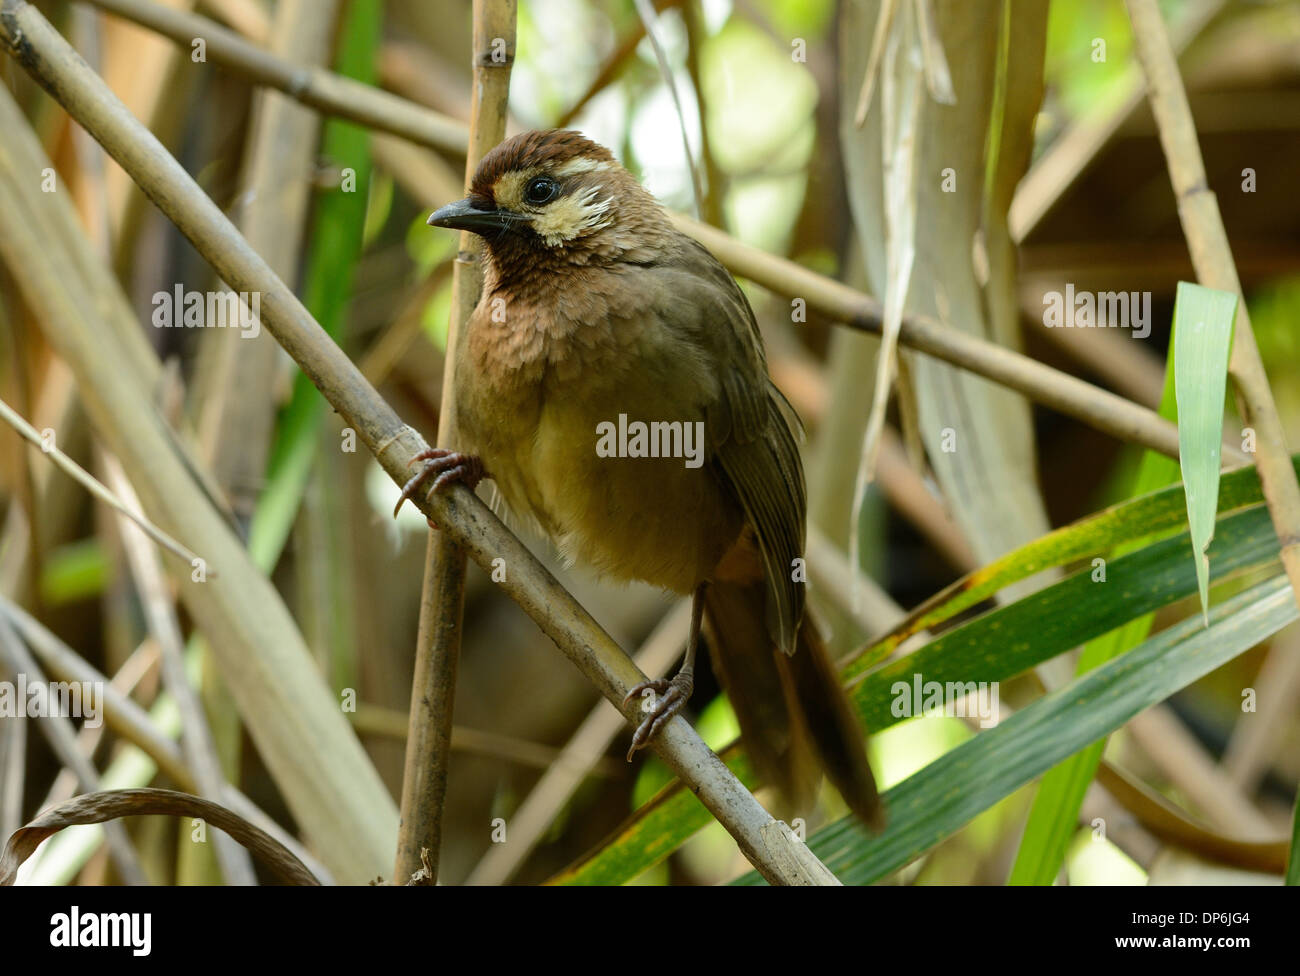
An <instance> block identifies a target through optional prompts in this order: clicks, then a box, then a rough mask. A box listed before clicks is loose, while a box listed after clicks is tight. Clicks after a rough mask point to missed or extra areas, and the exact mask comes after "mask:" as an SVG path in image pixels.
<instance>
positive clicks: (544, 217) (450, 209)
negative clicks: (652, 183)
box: [428, 129, 668, 264]
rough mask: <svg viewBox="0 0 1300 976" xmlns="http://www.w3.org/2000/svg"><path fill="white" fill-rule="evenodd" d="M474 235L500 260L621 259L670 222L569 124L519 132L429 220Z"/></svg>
mask: <svg viewBox="0 0 1300 976" xmlns="http://www.w3.org/2000/svg"><path fill="white" fill-rule="evenodd" d="M428 222H429V224H430V225H432V226H434V227H449V228H453V229H456V230H468V231H472V232H473V233H475V234H478V235H480V236H481V237H482V238H483V239H484V241H485V242H486V243H487V245H488V249H489V251H490V252H491V253H492V255H493V257H494V258H496V259H497V260H498V261H500V259H502V258H507V257H514V258H531V259H534V260H538V261H541V260H542V259H546V260H545V263H547V264H553V263H555V262H556V261H557V260H558V261H565V262H575V263H589V262H591V261H595V260H601V259H607V260H619V259H621V258H624V257H625V256H626V255H627V254H628V252H630V251H634V250H637V249H638V248H643V247H645V246H646V245H647V244H649V243H651V239H652V238H654V236H655V235H656V234H657V233H659V232H662V231H663V230H664V229H666V228H667V226H668V224H667V221H666V218H665V217H664V214H663V211H662V209H661V208H660V207H659V205H658V203H657V202H656V201H655V199H654V197H652V196H651V195H650V194H649V193H648V192H647V191H646V190H645V189H644V188H643V187H642V186H641V185H640V184H639V183H638V182H637V181H636V180H635V179H634V178H633V177H632V175H631V174H630V173H628V172H627V170H625V169H624V168H623V167H622V166H621V165H619V163H618V161H617V160H616V159H615V158H614V156H613V154H611V153H610V151H609V150H608V149H606V148H605V147H604V146H601V145H598V144H597V143H594V142H592V141H591V140H590V139H586V138H584V137H583V136H581V135H579V134H578V133H577V132H574V131H571V130H567V129H550V130H545V131H534V132H523V133H520V134H519V135H517V136H513V137H512V138H510V139H507V140H506V141H505V142H503V143H501V145H499V146H497V147H496V148H495V149H493V150H492V151H491V152H490V153H488V154H487V155H486V156H484V157H483V161H482V162H481V163H480V164H479V167H478V170H477V172H475V174H474V180H473V182H472V184H471V186H470V193H469V196H467V197H466V198H465V199H464V200H458V201H456V202H455V203H450V204H448V205H447V206H445V207H443V208H441V209H440V210H436V211H434V213H433V214H432V215H431V216H430V217H429V221H428Z"/></svg>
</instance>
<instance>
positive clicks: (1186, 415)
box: [1174, 281, 1237, 621]
mask: <svg viewBox="0 0 1300 976" xmlns="http://www.w3.org/2000/svg"><path fill="white" fill-rule="evenodd" d="M1236 317H1237V296H1236V295H1234V294H1233V293H1232V292H1227V291H1215V290H1214V289H1212V288H1202V287H1201V286H1200V285H1193V284H1189V283H1188V282H1186V281H1180V282H1179V283H1178V296H1177V298H1176V300H1175V302H1174V388H1175V390H1176V391H1177V395H1178V460H1179V464H1180V465H1181V467H1182V471H1183V489H1184V491H1185V492H1186V494H1187V520H1188V524H1189V525H1191V527H1192V541H1193V543H1194V544H1195V549H1196V556H1195V558H1196V573H1197V579H1198V580H1199V582H1200V591H1201V616H1202V617H1203V618H1204V619H1205V620H1207V621H1208V620H1209V616H1208V614H1209V606H1210V582H1209V575H1210V574H1209V565H1210V557H1209V556H1208V555H1207V554H1206V551H1205V550H1206V549H1208V548H1209V546H1210V540H1211V539H1213V538H1214V513H1215V505H1216V503H1217V501H1218V497H1219V453H1220V444H1221V442H1222V440H1223V397H1224V393H1225V392H1226V388H1227V382H1228V355H1229V353H1230V352H1231V350H1232V323H1233V322H1234V321H1235V319H1236Z"/></svg>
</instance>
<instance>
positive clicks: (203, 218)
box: [0, 0, 836, 884]
mask: <svg viewBox="0 0 1300 976" xmlns="http://www.w3.org/2000/svg"><path fill="white" fill-rule="evenodd" d="M0 42H3V44H4V46H5V47H6V49H7V50H8V51H9V52H10V53H11V54H13V55H14V56H15V57H16V59H17V60H18V62H19V64H20V65H21V66H22V67H23V68H24V69H25V70H26V71H28V72H29V73H30V74H31V75H32V76H33V77H34V78H36V79H37V80H38V81H39V82H40V83H41V84H42V85H43V86H44V87H45V88H46V90H47V91H49V92H50V93H51V94H53V95H54V96H55V97H56V98H57V99H58V101H59V102H60V104H62V105H63V107H64V108H65V109H66V110H67V111H68V113H69V114H70V115H71V116H72V117H73V118H75V119H76V120H77V121H78V122H79V123H81V124H82V125H83V126H84V127H85V128H86V129H87V130H88V131H89V132H90V133H91V134H92V135H93V136H94V137H95V139H96V140H97V141H98V142H99V143H100V145H102V146H104V148H105V149H107V150H108V152H109V154H110V155H111V156H113V158H114V159H116V160H117V162H118V163H119V164H120V165H121V166H122V168H123V169H125V170H126V171H127V173H128V174H130V176H131V178H132V179H134V180H135V181H136V182H137V183H139V184H140V186H141V188H142V189H144V190H145V192H146V193H147V194H148V195H149V197H150V198H151V199H152V200H153V201H154V203H156V204H157V205H158V207H159V208H160V209H161V210H162V211H163V213H164V214H165V215H166V216H167V217H168V218H169V219H170V220H171V221H172V222H173V223H174V224H175V225H176V226H177V228H179V229H180V230H181V232H182V233H184V234H185V236H186V237H187V238H189V240H190V241H191V242H192V243H193V244H194V246H195V248H196V249H197V250H198V251H199V253H200V254H202V255H203V257H204V258H205V259H206V260H207V261H208V262H209V263H210V264H212V266H213V267H214V269H215V270H216V271H217V273H218V274H219V275H221V277H222V278H223V279H224V280H225V281H227V282H229V283H230V284H231V285H232V286H233V287H234V288H235V289H236V290H237V291H245V292H249V293H252V292H257V293H259V294H260V295H261V296H262V303H261V309H262V319H261V321H262V325H263V326H265V327H266V328H267V329H268V330H269V331H270V332H271V333H272V335H274V336H275V337H276V339H277V340H278V341H279V342H280V344H281V346H283V347H284V349H285V351H286V352H288V353H289V354H290V355H291V356H292V357H293V358H294V359H295V360H296V361H297V362H298V365H299V366H300V367H301V368H302V370H303V372H304V373H306V374H307V376H308V377H310V378H311V380H312V382H313V383H314V384H315V385H316V386H317V387H318V388H319V389H320V390H321V392H322V393H323V394H324V395H325V397H326V399H328V400H329V401H330V403H331V404H332V405H333V406H334V407H335V408H336V409H337V410H338V411H339V413H340V414H341V415H342V416H343V418H344V419H345V421H347V422H348V423H349V424H350V425H351V426H352V427H353V428H354V429H355V430H356V431H357V434H358V439H359V440H360V441H361V442H362V443H363V444H364V445H365V446H366V448H367V449H368V450H369V451H370V452H371V453H372V454H374V456H375V458H376V459H377V460H378V461H379V463H380V465H381V466H382V467H383V468H384V470H385V472H386V473H387V474H388V475H389V477H390V478H392V479H393V481H394V482H395V483H397V484H402V483H404V482H405V481H406V479H407V477H408V476H409V471H408V463H409V462H410V461H411V460H412V459H413V458H414V457H415V455H416V454H418V453H419V452H421V451H423V450H425V449H426V448H427V444H426V443H425V442H424V440H423V438H421V437H420V435H419V434H418V433H416V431H414V430H413V429H411V428H410V427H408V426H406V425H404V424H403V423H402V422H401V420H400V418H399V417H398V416H397V414H396V413H395V412H394V411H393V409H392V407H390V406H389V405H388V404H387V403H386V402H385V401H384V400H383V399H382V398H381V397H380V396H379V394H378V393H377V392H376V391H375V390H374V388H373V387H371V386H370V384H368V383H367V382H366V381H365V378H364V377H363V376H362V375H361V373H360V371H359V370H358V369H357V368H356V366H354V365H353V364H352V362H351V361H350V360H348V358H347V357H346V356H344V355H343V353H342V352H341V351H340V350H339V348H338V347H337V346H336V345H335V344H334V343H333V342H331V341H330V340H329V337H328V336H327V335H326V334H325V333H324V331H323V330H322V329H321V328H320V326H319V325H318V324H317V323H316V322H315V321H314V320H313V319H312V318H311V316H310V315H309V314H308V312H307V310H306V309H305V308H304V307H303V306H302V303H301V302H299V301H298V299H297V297H296V296H295V295H294V294H293V292H292V291H291V290H290V289H289V288H288V287H287V286H286V285H285V284H284V282H282V281H281V280H280V279H279V278H277V277H276V276H275V274H274V273H273V272H272V271H271V269H270V268H269V267H268V266H267V264H266V262H265V261H263V260H262V258H261V257H260V256H259V255H258V254H257V253H256V252H254V251H253V250H252V249H251V248H250V247H249V246H248V244H247V242H246V241H244V240H243V238H242V237H240V235H239V232H238V231H237V230H236V229H235V228H234V226H233V225H232V224H231V223H230V221H229V220H228V219H227V218H226V216H225V215H224V214H223V213H222V212H221V210H220V209H219V208H218V207H217V206H216V205H215V204H214V203H213V202H212V201H211V200H210V199H209V198H208V197H207V196H206V195H205V194H204V193H203V191H202V190H201V189H200V188H199V187H198V186H197V184H195V182H194V180H193V179H192V178H191V177H190V176H189V174H188V173H186V172H185V170H184V169H183V168H182V167H181V166H180V164H179V163H177V162H176V160H175V159H173V158H172V157H171V155H170V154H169V153H168V152H167V151H166V149H164V148H163V146H162V145H161V144H159V142H158V140H157V139H155V138H154V137H153V135H152V134H151V133H150V132H149V131H148V130H147V129H145V128H144V127H143V126H142V125H141V124H140V123H139V122H138V121H137V120H135V119H134V118H133V117H132V116H131V115H130V113H129V112H127V111H126V109H125V107H124V106H123V105H122V104H121V102H120V101H118V100H117V98H116V97H115V96H114V95H113V93H112V92H111V91H109V90H108V89H107V87H106V86H105V85H104V84H103V82H102V81H101V80H100V79H99V78H98V77H97V76H95V75H94V73H93V72H91V71H90V70H89V68H87V66H86V65H85V63H84V62H83V61H81V59H80V58H78V57H77V56H76V52H74V51H73V50H72V49H71V48H70V47H69V46H68V44H67V42H66V41H64V40H63V38H62V37H60V36H59V34H58V32H57V31H55V30H54V29H53V28H52V27H51V26H50V24H49V23H48V22H47V21H46V20H45V18H44V17H42V16H41V14H40V12H39V11H38V10H36V8H35V7H33V6H32V5H31V4H29V3H27V2H26V0H3V2H0ZM0 185H2V181H0ZM4 242H5V238H4V236H3V235H0V244H3V243H4ZM18 257H19V255H18V252H17V251H16V250H13V251H11V252H8V253H6V258H10V259H11V260H16V259H18ZM43 297H44V298H46V299H47V300H48V301H49V302H50V303H52V304H53V305H54V306H56V310H57V311H58V312H59V313H60V314H61V315H66V316H68V317H69V318H71V317H72V316H73V314H74V313H73V309H72V302H71V301H70V300H69V299H68V298H67V297H66V296H60V295H55V294H51V293H43ZM106 355H111V353H106ZM92 403H94V404H95V405H96V406H101V407H103V406H106V404H104V403H103V401H101V400H92ZM133 436H135V435H134V432H133ZM122 446H124V447H125V446H127V445H122ZM118 455H119V457H122V456H123V451H120V450H119V451H118ZM123 460H124V462H125V458H123ZM137 489H138V490H141V495H142V498H144V496H145V493H144V491H143V490H142V486H141V485H140V484H137ZM151 500H152V501H156V502H157V503H159V504H162V503H163V502H164V501H165V499H163V498H162V497H161V496H155V498H154V499H145V501H146V507H148V505H149V502H150V501H151ZM417 501H418V505H417V507H418V508H419V509H420V511H422V512H423V513H424V514H425V515H426V516H428V517H429V518H431V519H433V520H434V521H435V523H436V524H437V525H439V526H440V527H441V528H442V531H443V532H444V533H446V534H447V535H449V536H451V537H452V538H453V539H454V541H456V542H458V543H459V544H461V545H462V546H464V547H465V549H466V550H467V551H468V553H469V556H470V557H471V558H473V559H474V561H475V562H476V563H478V564H479V565H480V566H483V567H485V568H490V567H491V566H492V563H493V560H495V559H497V558H503V559H505V561H506V565H508V566H510V567H511V572H510V574H509V576H508V577H507V580H506V581H505V582H503V583H501V584H499V585H500V586H501V588H502V589H503V590H504V591H505V592H506V593H508V594H509V595H510V596H511V597H512V598H513V599H514V600H515V602H516V603H518V604H519V605H520V607H522V608H523V610H524V611H525V612H526V613H527V614H528V615H529V616H530V617H532V618H533V619H534V620H535V621H536V622H537V623H538V625H539V626H540V627H541V629H542V630H543V632H545V633H546V634H547V636H549V637H550V638H551V639H552V640H553V641H554V642H555V643H556V645H557V646H558V647H559V648H560V650H561V651H563V652H564V653H565V655H566V656H567V657H569V659H570V660H571V661H573V663H574V664H575V665H576V666H577V667H578V668H579V669H580V670H581V671H582V672H583V674H584V675H586V677H587V678H588V680H590V681H591V682H592V683H593V684H595V685H596V687H597V688H598V689H599V691H600V693H601V694H602V695H604V696H605V697H606V698H608V699H609V700H610V701H612V702H615V703H617V706H618V707H619V710H620V711H622V712H623V715H624V717H625V718H626V719H627V720H628V722H629V724H633V725H635V724H637V723H638V722H639V719H640V714H639V712H640V703H639V702H637V701H632V702H629V703H626V704H625V703H624V702H623V699H624V696H625V695H626V694H627V692H628V690H629V689H630V688H632V687H633V686H634V685H636V684H638V683H640V682H641V681H643V680H644V679H645V676H644V675H643V674H642V673H641V671H640V669H638V668H637V667H636V666H635V665H634V664H633V663H632V661H631V659H630V658H629V657H628V656H627V655H626V654H625V653H624V652H623V650H622V649H621V648H619V646H618V645H617V644H616V643H615V642H614V640H613V639H612V638H611V637H610V636H609V635H608V634H607V633H605V631H604V630H602V629H601V627H600V625H599V624H597V623H596V621H595V620H594V619H592V617H591V615H590V614H589V613H587V611H586V610H585V609H584V608H583V607H582V606H581V605H580V604H579V603H578V601H577V600H576V599H575V598H574V597H573V595H572V594H571V593H569V592H568V591H567V590H565V589H564V587H562V586H561V585H560V584H559V582H558V581H557V580H556V579H555V578H554V577H553V576H552V575H551V574H550V573H549V572H548V571H547V570H546V568H545V567H544V566H542V565H541V563H540V562H538V561H537V559H536V558H535V557H534V556H533V555H532V554H531V553H530V552H529V551H528V549H527V548H526V547H525V546H524V545H523V544H522V543H521V542H520V541H519V540H518V539H517V538H516V537H515V536H514V535H513V534H512V533H511V532H510V531H509V530H508V529H506V527H505V526H504V525H503V524H502V523H501V521H500V520H499V519H498V518H496V516H495V515H493V514H492V513H491V511H489V510H488V508H487V506H485V505H484V504H483V503H482V502H481V501H479V500H478V499H477V498H476V497H475V496H474V495H473V494H471V493H470V492H469V491H467V490H466V489H465V488H464V486H460V485H457V486H454V487H453V488H452V489H451V490H450V491H447V492H444V493H438V494H434V495H432V496H431V497H425V498H419V499H418V500H417ZM216 538H217V537H216V536H213V539H214V540H215V539H216ZM214 544H218V543H215V542H214ZM230 558H232V559H233V558H234V557H233V556H231V557H230ZM208 585H209V586H211V585H212V584H211V583H209V584H208ZM232 612H233V608H232ZM200 624H201V626H205V627H206V626H211V627H212V629H214V630H215V631H217V632H218V634H220V633H221V632H222V631H223V630H225V629H227V628H228V626H229V624H228V622H226V621H223V620H221V619H219V618H217V617H215V616H213V615H211V614H209V615H207V616H206V618H205V619H204V620H201V621H200ZM299 640H300V638H299ZM317 683H319V682H318V680H317ZM653 748H654V749H655V752H656V753H657V754H658V755H659V756H660V758H662V759H663V760H664V761H665V763H667V765H668V766H669V768H670V769H672V770H673V772H674V773H676V774H677V776H678V777H680V778H681V779H682V781H683V782H684V783H685V784H686V785H687V786H689V787H690V788H691V790H692V791H693V792H695V794H696V795H697V796H698V797H699V798H700V801H701V802H702V803H703V804H704V805H705V807H707V808H708V809H709V811H710V812H711V813H712V814H713V816H714V817H716V818H717V819H718V821H719V822H720V823H722V824H723V826H724V827H726V829H727V830H728V832H730V833H731V835H732V837H734V838H735V840H736V842H737V844H738V845H739V847H740V849H741V851H742V852H743V853H744V855H745V856H746V858H748V859H749V861H750V862H751V863H752V864H753V865H754V866H755V867H756V868H757V869H758V871H759V872H760V873H761V874H762V875H763V877H764V878H766V879H767V880H768V881H770V882H772V883H774V884H835V883H836V882H835V880H834V877H833V875H831V874H830V872H829V871H827V869H826V867H825V866H824V865H823V864H822V863H821V862H820V861H819V860H818V859H817V858H816V856H815V855H814V854H812V852H811V851H810V850H809V849H808V847H807V845H805V844H803V843H801V842H800V841H799V840H798V839H797V838H795V837H794V835H793V833H792V832H791V831H790V829H789V828H788V827H786V826H785V825H783V824H780V823H778V822H777V821H776V820H775V819H774V818H773V817H772V815H771V814H770V813H768V812H767V811H766V810H764V809H763V807H762V806H761V805H760V804H759V803H758V801H757V800H755V799H754V797H753V796H752V795H751V794H750V793H749V792H748V791H747V790H746V789H745V788H744V787H743V786H742V785H741V783H740V782H739V780H737V779H736V778H735V776H734V775H733V774H732V773H731V772H730V771H729V770H728V769H727V768H726V766H725V765H723V763H722V761H721V760H720V759H718V757H717V756H716V755H714V754H713V752H712V751H711V750H710V749H709V748H708V746H706V745H705V744H704V742H703V740H702V739H701V738H700V737H699V735H698V734H697V733H696V732H695V730H694V729H692V728H691V726H690V725H689V723H687V722H686V720H685V719H683V718H682V717H681V716H677V717H675V718H674V719H673V720H672V721H671V722H669V723H668V724H667V725H666V726H665V727H664V728H663V729H662V730H661V732H660V733H659V735H658V736H657V737H656V738H655V740H654V743H653ZM289 773H290V771H289V770H281V774H282V775H289ZM312 814H313V815H314V816H315V817H316V818H326V819H329V818H332V817H333V816H334V815H335V814H336V811H334V810H329V811H325V810H318V811H312Z"/></svg>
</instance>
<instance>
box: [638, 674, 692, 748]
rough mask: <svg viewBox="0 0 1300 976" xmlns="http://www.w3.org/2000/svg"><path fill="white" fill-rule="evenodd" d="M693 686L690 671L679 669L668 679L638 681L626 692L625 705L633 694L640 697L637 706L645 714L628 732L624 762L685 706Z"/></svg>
mask: <svg viewBox="0 0 1300 976" xmlns="http://www.w3.org/2000/svg"><path fill="white" fill-rule="evenodd" d="M694 690H695V682H694V680H693V679H692V675H691V674H690V672H689V671H682V672H679V673H678V674H677V676H676V677H675V678H673V679H672V680H671V681H666V680H664V679H663V678H660V679H658V680H654V681H642V682H641V683H640V684H639V685H637V686H636V687H634V688H633V689H632V690H631V691H629V692H628V693H627V695H626V697H624V699H623V704H624V705H626V704H627V703H628V702H630V701H632V700H633V699H634V698H643V702H642V706H641V709H642V711H643V712H644V713H645V718H643V719H642V720H641V724H640V725H638V726H637V730H636V732H635V733H634V734H633V736H632V745H631V747H630V748H629V749H628V750H627V760H628V762H631V761H632V757H633V755H635V754H636V751H637V750H638V749H643V748H645V746H646V745H648V744H649V742H650V740H651V739H653V738H654V737H655V735H657V734H658V732H659V730H660V729H661V728H663V726H664V725H666V724H667V723H668V722H669V720H671V719H672V717H673V716H674V715H676V714H677V713H678V712H680V711H681V710H682V708H684V707H685V705H686V702H687V701H689V700H690V697H691V692H692V691H694ZM647 691H653V692H654V694H653V695H646V694H645V693H646V692H647Z"/></svg>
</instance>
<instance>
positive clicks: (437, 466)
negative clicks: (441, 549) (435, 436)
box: [393, 447, 487, 528]
mask: <svg viewBox="0 0 1300 976" xmlns="http://www.w3.org/2000/svg"><path fill="white" fill-rule="evenodd" d="M421 461H423V462H424V467H422V468H421V469H420V470H419V471H417V472H416V473H415V474H414V475H412V476H411V478H410V480H409V481H407V482H406V484H404V485H403V486H402V493H401V494H400V495H399V496H398V497H397V505H396V506H395V507H394V508H393V517H394V518H396V517H397V513H398V512H399V511H401V509H402V505H403V504H405V503H406V500H407V499H408V498H411V497H413V496H414V495H415V493H416V492H417V491H419V490H420V487H421V485H423V484H424V483H425V482H426V481H428V480H429V478H430V477H431V476H433V475H437V477H436V478H434V482H433V490H434V491H435V492H438V491H445V490H446V489H447V488H449V487H451V486H452V485H453V484H455V483H457V482H460V483H461V484H463V485H464V486H465V487H466V488H468V489H469V490H470V491H473V490H474V489H475V488H477V487H478V483H479V482H480V481H482V480H483V478H484V477H485V476H486V474H487V472H486V471H485V470H484V469H483V461H482V459H481V458H478V457H476V456H475V455H473V454H461V453H460V452H459V451H448V450H446V449H444V448H441V447H435V448H431V449H430V450H427V451H421V452H420V453H419V454H417V455H415V457H413V458H411V460H410V462H409V463H408V464H407V467H410V466H411V465H412V464H416V463H417V462H421ZM429 525H430V527H431V528H437V526H436V525H434V524H433V522H430V523H429Z"/></svg>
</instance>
